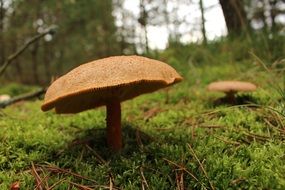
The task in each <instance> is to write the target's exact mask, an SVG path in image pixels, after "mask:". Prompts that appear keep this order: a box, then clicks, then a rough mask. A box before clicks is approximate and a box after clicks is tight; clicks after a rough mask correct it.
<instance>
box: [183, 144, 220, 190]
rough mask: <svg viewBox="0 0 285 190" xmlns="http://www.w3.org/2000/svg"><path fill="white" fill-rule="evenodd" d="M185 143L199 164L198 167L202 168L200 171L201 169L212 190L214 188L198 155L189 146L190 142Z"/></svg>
mask: <svg viewBox="0 0 285 190" xmlns="http://www.w3.org/2000/svg"><path fill="white" fill-rule="evenodd" d="M187 145H188V148H189V149H190V151H191V152H192V154H193V156H194V158H195V159H196V160H197V162H198V163H199V165H200V167H201V169H202V171H203V173H204V175H205V177H206V178H207V179H208V181H209V184H210V187H211V189H212V190H214V189H215V188H214V186H213V184H212V182H211V180H210V178H209V176H208V174H207V172H206V170H205V168H204V166H203V164H202V163H201V162H200V160H199V158H198V156H197V155H196V153H195V151H194V150H193V148H192V147H191V145H190V144H187Z"/></svg>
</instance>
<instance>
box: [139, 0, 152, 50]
mask: <svg viewBox="0 0 285 190" xmlns="http://www.w3.org/2000/svg"><path fill="white" fill-rule="evenodd" d="M147 19H148V13H147V11H146V9H145V2H144V0H140V18H139V20H138V21H139V23H140V25H141V26H142V28H143V30H144V42H145V51H146V53H147V54H148V53H149V46H148V37H147V24H148V23H147V22H148V21H147Z"/></svg>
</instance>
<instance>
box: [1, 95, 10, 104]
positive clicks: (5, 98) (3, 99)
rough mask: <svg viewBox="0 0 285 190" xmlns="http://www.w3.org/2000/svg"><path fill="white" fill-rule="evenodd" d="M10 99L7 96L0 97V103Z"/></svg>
mask: <svg viewBox="0 0 285 190" xmlns="http://www.w3.org/2000/svg"><path fill="white" fill-rule="evenodd" d="M10 99H11V96H9V95H8V94H2V95H0V102H6V101H8V100H10Z"/></svg>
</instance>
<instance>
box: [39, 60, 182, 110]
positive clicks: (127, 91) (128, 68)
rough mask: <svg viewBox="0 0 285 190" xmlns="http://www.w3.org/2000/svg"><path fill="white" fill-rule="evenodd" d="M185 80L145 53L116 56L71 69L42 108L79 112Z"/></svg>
mask: <svg viewBox="0 0 285 190" xmlns="http://www.w3.org/2000/svg"><path fill="white" fill-rule="evenodd" d="M181 80H182V77H181V76H180V75H179V74H178V73H177V72H176V71H175V70H174V69H173V68H172V67H171V66H169V65H167V64H165V63H163V62H161V61H157V60H153V59H149V58H146V57H141V56H114V57H109V58H104V59H99V60H96V61H92V62H89V63H86V64H83V65H80V66H79V67H77V68H75V69H73V70H71V71H70V72H69V73H67V74H65V75H63V76H62V77H60V78H58V79H57V80H56V81H54V82H53V83H52V84H51V86H50V87H49V88H48V90H47V92H46V95H45V99H44V103H43V105H42V107H41V108H42V110H43V111H47V110H50V109H52V108H55V110H56V112H57V113H77V112H80V111H84V110H87V109H92V108H95V107H98V106H102V105H105V104H106V103H107V102H108V101H112V100H114V99H115V100H119V101H124V100H127V99H131V98H133V97H135V96H138V95H140V94H143V93H149V92H153V91H155V90H157V89H160V88H164V87H166V86H169V85H171V84H174V83H176V82H179V81H181Z"/></svg>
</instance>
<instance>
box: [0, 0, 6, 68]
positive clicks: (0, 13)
mask: <svg viewBox="0 0 285 190" xmlns="http://www.w3.org/2000/svg"><path fill="white" fill-rule="evenodd" d="M4 11H5V10H4V1H3V0H0V46H1V48H0V65H1V64H2V63H4V59H5V44H4V22H3V21H4V14H5V13H4Z"/></svg>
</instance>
